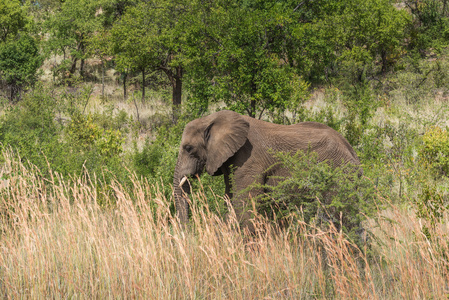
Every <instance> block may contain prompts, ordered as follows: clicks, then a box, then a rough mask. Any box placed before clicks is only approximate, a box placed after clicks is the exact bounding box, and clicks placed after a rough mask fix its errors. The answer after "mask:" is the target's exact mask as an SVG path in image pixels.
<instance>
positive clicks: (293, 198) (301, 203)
mask: <svg viewBox="0 0 449 300" xmlns="http://www.w3.org/2000/svg"><path fill="white" fill-rule="evenodd" d="M276 157H277V158H278V159H279V163H280V164H282V166H283V167H284V168H286V169H287V170H288V171H289V172H290V176H288V177H285V178H283V177H282V178H273V179H275V181H277V185H275V186H263V187H262V188H264V189H265V190H266V191H268V192H269V194H268V195H266V196H264V197H263V199H262V200H261V201H259V203H260V204H259V205H260V209H261V210H262V211H264V212H265V213H266V214H268V215H271V216H273V215H272V214H273V213H276V214H277V215H276V216H277V218H281V219H282V218H284V217H287V216H290V215H291V213H295V212H296V213H299V215H300V216H301V217H303V218H304V221H305V222H307V223H314V224H315V225H317V226H329V224H333V225H334V226H335V227H336V228H337V229H342V230H343V231H344V232H345V233H347V234H349V235H350V236H351V237H352V238H354V239H358V238H359V237H358V234H360V233H361V232H362V231H363V229H362V222H363V220H365V218H366V216H367V215H369V212H370V207H371V206H372V205H373V204H374V202H373V201H374V187H373V185H372V184H371V182H370V181H369V180H367V179H366V178H364V177H361V176H360V175H361V173H360V170H359V167H358V166H352V165H347V166H342V167H338V168H334V167H332V166H330V165H329V164H328V162H318V160H317V154H316V153H315V152H306V153H303V152H301V151H298V152H297V153H295V154H290V153H277V154H276ZM273 209H274V210H273Z"/></svg>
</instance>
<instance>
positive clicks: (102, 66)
mask: <svg viewBox="0 0 449 300" xmlns="http://www.w3.org/2000/svg"><path fill="white" fill-rule="evenodd" d="M101 97H102V98H104V61H103V60H102V61H101Z"/></svg>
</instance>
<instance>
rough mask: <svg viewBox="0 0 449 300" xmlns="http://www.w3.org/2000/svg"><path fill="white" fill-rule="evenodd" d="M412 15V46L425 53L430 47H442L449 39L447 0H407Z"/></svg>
mask: <svg viewBox="0 0 449 300" xmlns="http://www.w3.org/2000/svg"><path fill="white" fill-rule="evenodd" d="M405 3H406V4H407V7H408V8H409V10H410V12H411V14H412V16H413V23H412V24H411V28H410V32H411V34H410V36H411V40H410V47H411V48H412V49H416V50H418V51H419V52H420V53H421V55H424V53H425V50H426V49H428V48H431V47H433V48H436V49H441V48H442V47H444V46H447V45H448V41H449V8H448V5H447V1H446V0H422V1H417V0H408V1H405Z"/></svg>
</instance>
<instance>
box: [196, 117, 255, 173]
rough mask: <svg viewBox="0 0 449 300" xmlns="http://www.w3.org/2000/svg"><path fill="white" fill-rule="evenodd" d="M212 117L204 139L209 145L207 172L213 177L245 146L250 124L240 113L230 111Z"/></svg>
mask: <svg viewBox="0 0 449 300" xmlns="http://www.w3.org/2000/svg"><path fill="white" fill-rule="evenodd" d="M210 117H211V121H210V124H209V125H208V126H207V128H206V130H205V132H204V139H205V141H206V145H207V159H206V171H207V173H209V174H210V175H213V174H214V173H215V172H217V170H218V168H220V167H221V165H222V164H223V163H224V162H225V161H226V160H228V158H230V157H231V156H232V155H234V153H236V152H237V151H238V150H239V149H240V148H241V147H242V146H243V144H245V142H246V138H247V136H248V130H249V123H248V122H246V121H245V120H244V119H243V118H242V116H240V115H239V114H238V113H236V112H233V111H229V110H224V111H220V112H217V113H214V114H212V115H210Z"/></svg>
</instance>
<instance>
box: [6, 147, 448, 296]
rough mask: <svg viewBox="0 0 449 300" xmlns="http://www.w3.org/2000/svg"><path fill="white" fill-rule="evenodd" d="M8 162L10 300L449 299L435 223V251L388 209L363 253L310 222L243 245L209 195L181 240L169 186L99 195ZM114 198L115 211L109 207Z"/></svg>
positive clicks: (138, 185)
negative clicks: (210, 204) (215, 211)
mask: <svg viewBox="0 0 449 300" xmlns="http://www.w3.org/2000/svg"><path fill="white" fill-rule="evenodd" d="M4 157H5V162H4V164H3V172H6V173H8V174H9V175H8V176H9V184H8V185H6V186H5V187H3V188H2V190H1V191H0V295H1V296H0V297H2V298H14V299H17V298H82V299H85V298H100V299H101V298H144V299H274V298H276V299H282V298H294V299H299V298H305V299H307V298H359V299H378V298H381V299H384V298H390V299H397V298H406V299H417V298H445V297H447V295H448V292H449V290H448V285H447V284H448V279H449V271H448V270H449V269H448V264H447V257H448V254H449V251H448V246H447V242H446V241H447V233H448V232H449V230H448V225H447V224H438V225H437V226H436V228H435V230H434V231H433V234H434V238H435V241H433V242H430V241H429V240H428V239H427V238H426V237H425V235H424V234H423V233H422V221H420V220H419V219H418V218H417V217H416V216H415V214H414V213H413V211H411V210H410V211H408V210H405V209H400V208H398V207H396V206H394V205H391V204H390V205H389V207H388V209H387V210H379V211H378V214H377V217H376V218H373V219H372V220H370V222H369V223H370V225H369V226H370V227H372V231H373V234H374V238H373V241H374V242H373V246H372V247H371V248H370V249H365V250H366V251H359V250H358V249H357V248H356V246H355V245H354V244H352V243H351V242H350V241H348V240H347V239H346V238H345V237H344V236H343V235H342V234H341V233H339V232H336V231H335V230H332V229H330V230H329V231H321V230H320V229H317V228H315V229H313V228H308V227H307V225H306V224H304V223H302V222H301V221H297V222H296V223H295V224H294V226H292V227H291V229H290V230H286V229H279V228H273V227H272V226H270V225H268V224H266V223H265V222H264V221H263V220H257V221H256V228H257V229H258V230H259V231H258V233H257V234H255V235H253V236H248V235H245V234H244V233H242V232H241V231H240V230H238V229H236V222H235V220H234V219H233V217H232V214H231V216H230V217H229V219H230V221H228V222H226V223H224V222H223V221H222V218H221V217H219V216H216V215H215V214H212V213H210V212H209V210H208V206H207V201H206V199H204V196H203V194H202V193H198V194H196V195H193V196H192V199H193V202H194V203H196V204H195V205H194V207H193V211H192V222H191V224H190V226H189V228H185V229H183V228H181V227H180V226H179V223H178V222H177V221H176V219H174V218H173V216H172V215H171V213H170V202H171V199H165V198H164V196H163V195H164V193H163V190H162V187H158V186H151V185H149V184H148V183H146V182H145V181H141V180H137V179H134V180H133V187H132V188H127V189H125V188H124V187H122V186H121V185H120V183H118V182H113V183H111V184H110V190H111V191H112V192H111V193H105V194H101V193H100V192H99V190H98V188H97V187H95V186H93V185H92V184H91V182H90V181H89V177H88V176H84V177H81V178H76V179H72V180H71V183H70V184H69V183H66V182H67V181H65V180H63V179H62V178H60V176H58V175H57V174H54V175H53V177H52V178H47V179H43V178H41V177H39V176H38V173H39V172H38V170H34V169H32V168H27V167H25V166H24V165H23V164H21V163H20V162H19V160H18V159H16V158H15V157H14V156H12V155H11V154H10V153H4ZM150 195H151V196H150ZM100 198H101V201H97V200H99V199H100ZM105 199H106V200H108V201H110V203H114V204H110V205H103V206H100V205H99V204H98V203H99V202H100V203H105V202H106V203H107V201H105ZM217 200H219V201H224V200H222V199H219V197H217ZM379 200H382V199H379ZM375 225H376V226H375ZM293 228H294V230H293ZM298 233H300V234H298ZM364 253H368V254H364Z"/></svg>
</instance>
